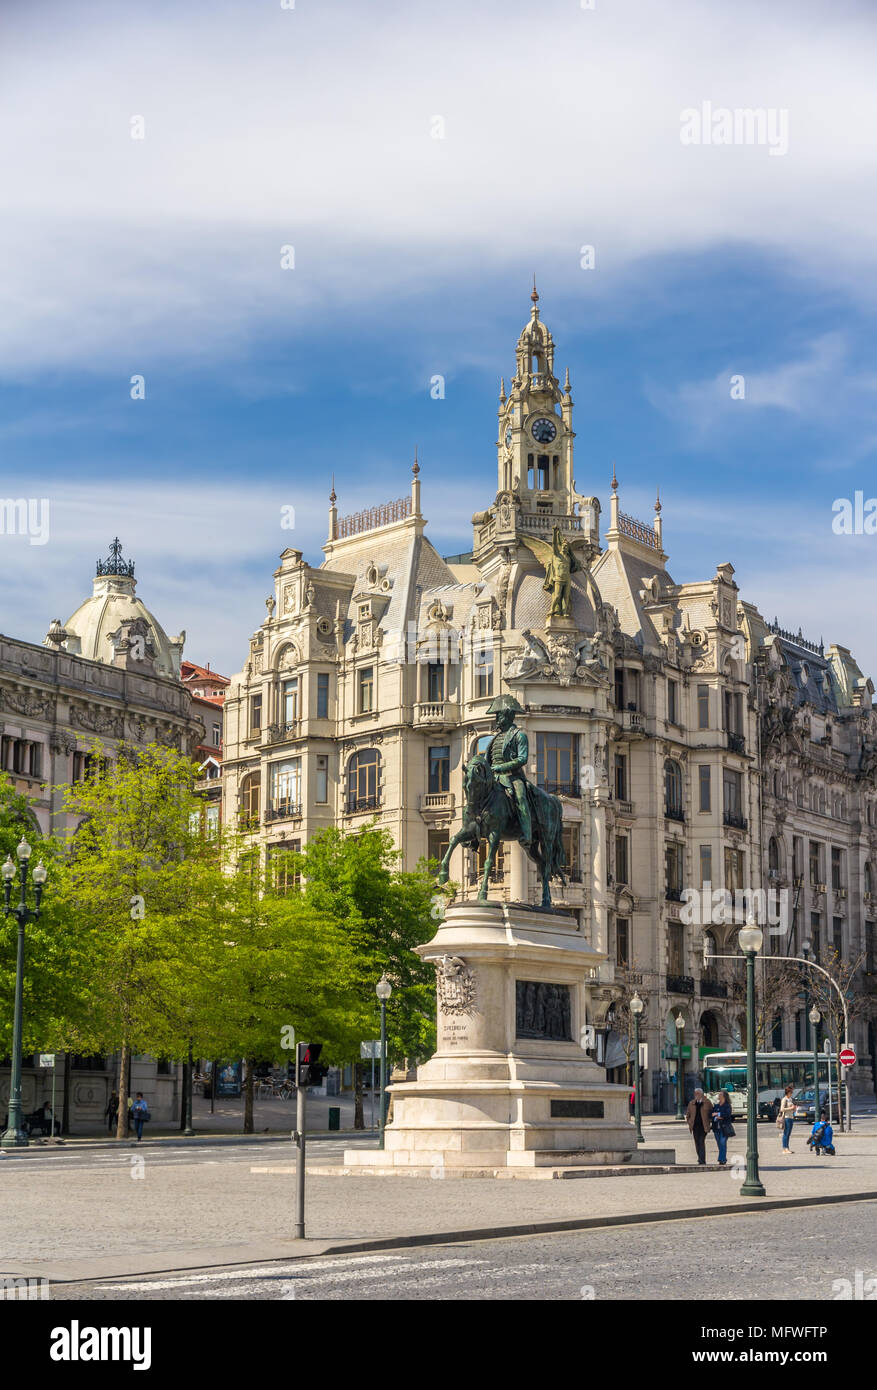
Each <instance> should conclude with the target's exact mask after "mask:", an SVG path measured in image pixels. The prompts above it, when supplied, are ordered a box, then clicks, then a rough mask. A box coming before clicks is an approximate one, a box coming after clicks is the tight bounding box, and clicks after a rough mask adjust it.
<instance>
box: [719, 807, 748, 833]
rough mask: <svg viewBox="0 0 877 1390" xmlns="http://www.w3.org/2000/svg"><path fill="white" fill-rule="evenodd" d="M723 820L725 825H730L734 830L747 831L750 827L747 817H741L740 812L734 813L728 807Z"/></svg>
mask: <svg viewBox="0 0 877 1390" xmlns="http://www.w3.org/2000/svg"><path fill="white" fill-rule="evenodd" d="M722 820H723V821H724V823H725V825H730V826H731V827H732V828H733V829H734V830H745V829H746V827H747V825H748V821H747V820H746V817H745V816H743V815H741V813H740V812H739V811H732V810H729V809H728V808H727V807H725V810H724V812H723V814H722Z"/></svg>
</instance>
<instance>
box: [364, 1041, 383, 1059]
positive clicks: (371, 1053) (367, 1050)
mask: <svg viewBox="0 0 877 1390" xmlns="http://www.w3.org/2000/svg"><path fill="white" fill-rule="evenodd" d="M359 1055H360V1057H361V1058H362V1060H363V1061H364V1062H365V1061H367V1060H368V1058H369V1057H380V1055H381V1040H380V1038H378V1039H377V1040H376V1041H374V1042H361V1043H360V1044H359Z"/></svg>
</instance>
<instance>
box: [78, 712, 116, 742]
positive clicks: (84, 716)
mask: <svg viewBox="0 0 877 1390" xmlns="http://www.w3.org/2000/svg"><path fill="white" fill-rule="evenodd" d="M70 723H71V724H74V725H75V726H76V728H77V729H88V730H89V732H90V733H93V734H109V735H110V737H111V738H121V737H122V735H123V734H124V732H125V720H124V717H123V716H122V715H121V714H113V713H112V712H111V711H110V710H106V709H92V708H91V707H90V706H88V705H72V706H71V709H70Z"/></svg>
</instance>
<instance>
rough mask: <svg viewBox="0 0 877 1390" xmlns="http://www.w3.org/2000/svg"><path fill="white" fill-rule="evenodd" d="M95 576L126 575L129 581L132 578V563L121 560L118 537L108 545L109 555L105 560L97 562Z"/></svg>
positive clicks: (131, 561)
mask: <svg viewBox="0 0 877 1390" xmlns="http://www.w3.org/2000/svg"><path fill="white" fill-rule="evenodd" d="M95 574H97V575H103V574H119V575H127V576H128V578H129V579H133V577H134V561H133V560H123V559H122V542H121V541H120V540H119V537H118V536H114V537H113V540H112V542H111V543H110V554H109V558H108V559H106V560H98V562H97V567H96V569H95Z"/></svg>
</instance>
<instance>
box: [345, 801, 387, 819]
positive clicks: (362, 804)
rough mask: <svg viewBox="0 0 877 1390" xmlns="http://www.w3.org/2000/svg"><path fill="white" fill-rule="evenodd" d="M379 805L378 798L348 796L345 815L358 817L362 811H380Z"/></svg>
mask: <svg viewBox="0 0 877 1390" xmlns="http://www.w3.org/2000/svg"><path fill="white" fill-rule="evenodd" d="M380 805H381V798H380V796H348V798H347V814H348V816H358V815H361V814H362V812H363V811H377V810H379V809H380Z"/></svg>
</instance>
